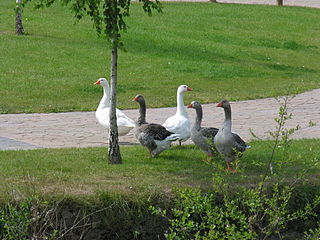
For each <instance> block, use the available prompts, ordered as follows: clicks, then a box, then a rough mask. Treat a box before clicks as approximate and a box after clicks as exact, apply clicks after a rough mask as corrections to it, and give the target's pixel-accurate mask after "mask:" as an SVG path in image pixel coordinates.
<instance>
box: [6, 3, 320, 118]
mask: <svg viewBox="0 0 320 240" xmlns="http://www.w3.org/2000/svg"><path fill="white" fill-rule="evenodd" d="M14 4H15V3H14V1H10V0H2V1H1V2H0V42H1V44H0V52H1V54H0V86H1V87H0V113H21V112H63V111H88V110H94V109H95V108H96V106H97V104H98V102H99V100H100V98H101V95H102V92H101V88H99V87H97V86H94V85H93V82H95V81H96V79H97V78H99V77H102V76H106V77H109V46H108V44H107V42H106V39H105V38H104V37H98V36H97V34H96V32H95V30H94V28H93V26H92V23H91V22H90V20H89V19H88V18H86V19H84V20H83V21H81V22H80V23H77V24H74V21H75V20H74V18H73V16H72V14H71V12H70V11H69V9H68V8H66V7H62V6H59V5H54V6H53V7H51V8H49V9H44V10H33V8H32V4H29V5H27V7H26V9H25V11H24V14H23V16H24V26H25V30H26V32H27V33H28V34H27V35H25V36H15V35H14V11H13V8H14ZM163 6H164V9H163V14H159V13H155V14H154V15H153V16H152V17H148V16H147V15H146V14H144V13H143V11H142V9H141V6H140V5H139V4H137V3H135V4H133V5H132V8H131V16H130V17H129V18H128V19H127V20H128V26H129V27H128V31H127V33H125V34H124V35H123V41H124V45H125V48H126V51H120V54H119V85H118V106H119V107H120V108H133V107H135V106H133V105H132V103H131V102H130V100H131V99H132V97H133V96H135V95H136V94H138V93H140V94H143V95H145V97H146V98H147V99H148V105H149V107H164V106H175V104H176V103H175V101H176V96H175V93H176V88H177V86H179V85H180V84H188V85H189V86H190V87H192V88H193V89H194V91H193V92H192V93H191V94H188V96H186V102H190V101H192V100H199V101H200V102H202V103H208V102H215V101H218V100H220V99H221V98H227V99H229V100H242V99H255V98H263V97H269V96H277V95H283V94H287V93H298V92H303V91H306V90H309V89H313V88H317V87H319V79H320V65H319V62H320V54H319V53H320V31H319V24H318V23H319V22H320V14H319V13H320V10H319V9H310V8H298V7H284V8H278V7H274V6H254V5H252V6H250V5H236V4H211V3H164V4H163Z"/></svg>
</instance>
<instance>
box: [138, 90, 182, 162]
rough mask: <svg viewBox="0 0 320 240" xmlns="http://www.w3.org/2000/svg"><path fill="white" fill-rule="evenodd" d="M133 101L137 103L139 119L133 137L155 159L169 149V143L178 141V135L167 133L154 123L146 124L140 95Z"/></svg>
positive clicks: (143, 104) (142, 100)
mask: <svg viewBox="0 0 320 240" xmlns="http://www.w3.org/2000/svg"><path fill="white" fill-rule="evenodd" d="M133 100H134V101H136V102H138V103H139V113H140V116H139V119H138V121H137V126H136V128H135V137H136V138H137V140H138V141H139V142H140V144H141V145H142V146H144V147H146V148H147V149H148V150H149V153H150V155H151V157H155V156H157V155H158V154H160V153H161V152H163V151H164V150H166V149H168V148H170V146H171V142H172V141H176V140H177V139H178V135H177V134H174V133H173V132H170V131H168V130H167V129H166V128H165V127H163V126H161V125H160V124H156V123H147V122H146V119H145V116H146V104H145V100H144V97H143V96H142V95H137V96H136V97H135V98H134V99H133Z"/></svg>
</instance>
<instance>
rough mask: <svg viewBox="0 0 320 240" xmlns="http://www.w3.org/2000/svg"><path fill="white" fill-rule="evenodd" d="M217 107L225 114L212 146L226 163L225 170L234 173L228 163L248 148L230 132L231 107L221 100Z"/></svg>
mask: <svg viewBox="0 0 320 240" xmlns="http://www.w3.org/2000/svg"><path fill="white" fill-rule="evenodd" d="M217 107H222V108H223V109H224V113H225V120H224V122H223V124H222V126H221V128H220V129H219V131H218V133H217V134H216V136H215V137H214V145H215V147H216V149H217V150H218V152H219V153H220V154H222V155H223V156H224V158H225V160H226V162H227V169H228V170H231V171H235V170H234V169H232V168H231V167H230V162H231V161H233V160H235V159H236V158H237V157H238V156H239V153H242V152H244V151H245V150H246V149H247V148H249V147H250V146H248V145H247V144H246V143H245V142H244V141H243V140H242V139H241V138H240V137H239V136H238V135H235V134H233V133H232V132H231V127H232V122H231V106H230V103H229V102H228V101H227V100H222V101H221V102H220V103H218V105H217Z"/></svg>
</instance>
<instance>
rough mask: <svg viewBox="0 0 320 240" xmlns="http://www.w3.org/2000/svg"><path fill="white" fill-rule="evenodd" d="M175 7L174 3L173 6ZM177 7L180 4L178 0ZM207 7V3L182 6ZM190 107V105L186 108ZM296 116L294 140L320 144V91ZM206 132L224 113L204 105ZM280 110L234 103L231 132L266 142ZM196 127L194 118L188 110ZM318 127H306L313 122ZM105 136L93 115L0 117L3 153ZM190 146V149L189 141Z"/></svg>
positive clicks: (296, 102)
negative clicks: (316, 139)
mask: <svg viewBox="0 0 320 240" xmlns="http://www.w3.org/2000/svg"><path fill="white" fill-rule="evenodd" d="M173 1H176V0H173ZM178 1H179V0H178ZM183 1H194V2H198V1H199V2H201V1H203V2H207V0H183ZM218 2H220V3H243V4H270V5H275V3H276V0H218ZM284 5H291V6H292V5H296V6H307V7H315V8H320V0H284ZM185 104H188V103H185ZM289 106H290V109H289V111H290V112H292V113H293V119H291V120H290V121H289V122H288V124H287V127H288V128H289V127H295V126H296V125H298V124H299V125H300V126H301V130H299V131H298V132H297V133H295V135H294V137H295V138H320V89H315V90H313V91H309V92H305V93H302V94H299V95H297V96H296V97H295V98H293V99H292V101H291V102H290V104H289ZM203 110H204V120H203V125H204V126H214V127H219V126H220V125H221V123H222V121H223V117H224V115H223V111H222V109H218V108H216V107H215V104H206V105H203ZM278 110H279V105H278V103H277V101H276V100H275V99H274V98H266V99H258V100H249V101H239V102H232V112H233V131H235V132H237V133H238V134H240V136H242V137H243V138H244V139H245V140H250V139H252V136H251V134H250V131H249V129H252V131H253V132H254V133H255V134H256V135H257V136H259V137H261V138H264V139H265V138H267V137H268V134H266V132H267V131H269V130H273V129H274V128H275V126H276V124H275V122H274V118H275V117H276V116H277V112H278ZM175 111H176V109H175V108H161V109H148V110H147V120H148V121H149V122H155V123H163V122H164V121H165V120H166V118H167V117H169V116H171V115H173V114H174V113H175ZM124 112H125V113H126V114H127V115H128V116H130V117H131V118H133V119H137V117H138V111H137V110H125V111H124ZM188 112H189V114H190V117H191V119H192V121H193V119H194V117H195V112H194V111H193V109H189V110H188ZM310 121H312V122H313V123H316V126H314V127H308V126H309V122H310ZM105 136H106V133H105V130H104V129H103V128H102V127H101V126H100V125H98V124H97V122H96V120H95V115H94V112H71V113H49V114H0V150H20V149H35V148H63V147H89V146H103V145H104V144H103V142H105V141H106V137H105ZM120 143H121V144H125V145H130V144H137V141H136V140H135V139H134V137H133V135H132V133H130V134H128V135H126V136H122V137H120ZM187 143H191V142H190V140H189V141H188V142H187Z"/></svg>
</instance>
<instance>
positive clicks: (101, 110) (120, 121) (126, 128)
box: [94, 78, 136, 136]
mask: <svg viewBox="0 0 320 240" xmlns="http://www.w3.org/2000/svg"><path fill="white" fill-rule="evenodd" d="M94 84H98V85H101V86H102V87H103V97H102V99H101V101H100V103H99V106H98V108H97V110H96V119H97V121H98V122H99V123H100V124H101V125H102V126H103V127H105V128H106V129H108V130H109V128H110V122H109V112H110V106H111V100H110V87H109V83H108V80H107V79H105V78H99V80H98V81H96V82H95V83H94ZM116 113H117V125H118V134H119V135H120V136H123V135H126V134H127V133H128V132H130V130H131V129H133V128H134V127H135V125H136V124H135V122H134V121H133V120H132V119H131V118H129V117H127V116H126V115H125V114H124V113H123V112H121V111H120V110H119V109H116Z"/></svg>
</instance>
